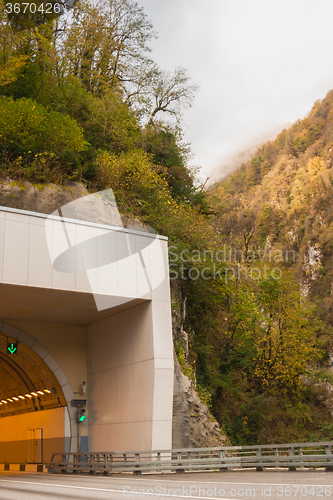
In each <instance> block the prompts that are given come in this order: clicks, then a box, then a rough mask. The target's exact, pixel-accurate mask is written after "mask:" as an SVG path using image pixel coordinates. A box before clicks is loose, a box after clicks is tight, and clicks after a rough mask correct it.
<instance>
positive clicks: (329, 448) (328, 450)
mask: <svg viewBox="0 0 333 500" xmlns="http://www.w3.org/2000/svg"><path fill="white" fill-rule="evenodd" d="M325 452H326V455H332V446H331V445H330V444H328V445H326V446H325ZM327 461H328V462H332V460H331V459H329V458H328V459H327ZM326 472H333V465H327V466H326Z"/></svg>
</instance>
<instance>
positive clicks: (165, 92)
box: [149, 68, 199, 123]
mask: <svg viewBox="0 0 333 500" xmlns="http://www.w3.org/2000/svg"><path fill="white" fill-rule="evenodd" d="M152 83H153V85H152V95H153V97H152V101H153V102H152V104H151V106H152V107H151V113H150V118H149V122H150V123H153V121H154V118H155V116H156V115H157V113H160V112H162V113H167V114H169V115H171V116H173V117H174V118H176V120H177V121H178V120H179V119H180V117H181V114H182V110H183V109H184V108H187V107H191V106H192V103H193V99H194V96H195V93H196V92H197V90H198V89H199V87H198V85H196V84H195V83H192V82H191V80H190V77H189V76H188V74H187V71H186V70H185V69H184V68H176V69H175V71H174V74H171V73H169V72H166V71H158V72H157V74H156V77H155V78H154V80H153V82H152Z"/></svg>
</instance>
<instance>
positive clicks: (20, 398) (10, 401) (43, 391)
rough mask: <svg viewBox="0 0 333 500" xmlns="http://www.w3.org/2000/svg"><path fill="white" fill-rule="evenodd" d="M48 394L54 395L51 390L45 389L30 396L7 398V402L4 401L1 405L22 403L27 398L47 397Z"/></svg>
mask: <svg viewBox="0 0 333 500" xmlns="http://www.w3.org/2000/svg"><path fill="white" fill-rule="evenodd" d="M46 394H52V391H50V389H43V390H42V391H37V392H31V393H30V394H25V395H24V396H21V395H19V396H12V397H11V398H7V400H5V399H2V400H1V402H0V404H6V405H7V404H8V402H9V403H17V402H20V400H24V399H25V398H29V399H32V398H33V397H34V396H35V397H36V398H37V397H40V396H46Z"/></svg>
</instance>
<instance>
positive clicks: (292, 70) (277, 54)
mask: <svg viewBox="0 0 333 500" xmlns="http://www.w3.org/2000/svg"><path fill="white" fill-rule="evenodd" d="M138 3H139V5H142V6H143V7H144V10H145V13H146V14H147V15H148V18H149V19H150V20H151V21H152V23H153V25H154V28H155V30H156V31H157V32H158V35H159V36H158V39H157V40H155V41H154V42H153V43H152V44H151V46H152V48H153V53H152V56H153V58H154V60H155V61H156V62H157V63H158V64H159V66H160V67H161V68H162V69H169V70H172V69H173V68H174V67H175V66H183V67H185V68H187V69H188V70H189V73H190V75H191V76H192V79H193V80H194V81H195V82H196V83H197V84H198V85H199V86H200V91H199V92H198V94H197V97H196V100H195V102H194V105H193V107H192V108H191V109H190V110H188V111H187V112H186V113H185V117H184V119H185V124H186V128H185V130H186V135H185V138H186V140H187V141H188V142H191V144H192V150H193V153H194V160H193V163H194V164H195V165H199V166H201V167H202V177H203V178H206V177H207V176H210V178H211V180H212V179H214V180H216V179H217V178H218V177H221V176H222V175H223V172H225V171H226V168H227V167H228V165H230V164H231V163H232V160H231V157H232V156H233V155H237V153H240V152H241V151H242V150H244V149H247V148H248V147H249V146H253V145H259V144H260V143H262V142H265V141H266V140H267V139H270V138H274V137H275V136H276V134H277V133H278V132H279V131H280V130H282V129H283V128H285V127H286V126H289V125H291V123H293V122H294V121H295V120H297V119H298V118H303V117H304V116H305V115H306V114H307V113H308V112H309V111H310V109H311V107H312V105H313V103H314V102H315V101H316V100H318V99H322V98H324V97H325V95H326V93H327V92H328V91H329V90H330V89H331V88H333V29H332V23H333V1H332V0H280V1H279V2H277V1H276V0H275V1H273V0H138Z"/></svg>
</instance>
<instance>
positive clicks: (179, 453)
mask: <svg viewBox="0 0 333 500" xmlns="http://www.w3.org/2000/svg"><path fill="white" fill-rule="evenodd" d="M177 460H179V462H180V463H179V462H178V463H177V465H183V464H182V452H181V451H177ZM184 472H185V469H178V468H177V469H176V474H183V473H184Z"/></svg>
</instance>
